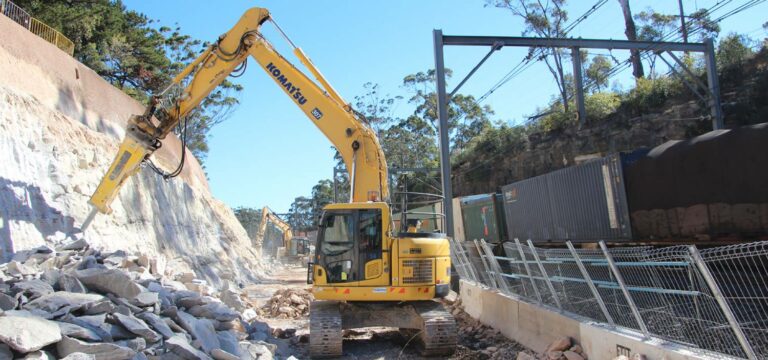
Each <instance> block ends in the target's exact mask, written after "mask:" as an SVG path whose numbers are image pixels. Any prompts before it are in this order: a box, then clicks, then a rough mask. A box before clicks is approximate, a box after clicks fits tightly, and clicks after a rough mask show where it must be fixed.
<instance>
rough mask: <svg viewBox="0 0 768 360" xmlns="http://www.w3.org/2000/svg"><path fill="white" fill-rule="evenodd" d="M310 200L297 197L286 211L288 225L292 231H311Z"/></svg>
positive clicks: (304, 197)
mask: <svg viewBox="0 0 768 360" xmlns="http://www.w3.org/2000/svg"><path fill="white" fill-rule="evenodd" d="M313 222H314V221H313V219H312V199H310V198H308V197H306V196H299V197H297V198H295V199H294V200H293V203H292V204H291V208H290V210H288V223H289V224H291V227H292V228H293V230H294V231H309V230H312V224H313Z"/></svg>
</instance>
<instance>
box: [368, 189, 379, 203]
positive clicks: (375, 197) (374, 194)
mask: <svg viewBox="0 0 768 360" xmlns="http://www.w3.org/2000/svg"><path fill="white" fill-rule="evenodd" d="M379 197H380V194H379V192H378V191H369V192H368V201H379Z"/></svg>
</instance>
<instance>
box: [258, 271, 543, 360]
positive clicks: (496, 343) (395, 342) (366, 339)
mask: <svg viewBox="0 0 768 360" xmlns="http://www.w3.org/2000/svg"><path fill="white" fill-rule="evenodd" d="M271 274H272V275H270V276H269V277H268V278H267V279H266V281H263V282H261V283H259V284H256V285H249V286H246V287H245V291H244V294H245V295H247V297H248V301H250V303H251V305H252V306H253V307H254V308H257V309H263V308H264V307H265V305H267V304H268V303H269V301H270V299H271V298H272V297H273V295H274V294H275V293H276V292H278V291H280V290H283V291H285V290H286V289H295V290H299V289H304V290H307V291H308V290H310V288H311V286H309V285H307V284H306V268H303V267H278V268H275V269H273V270H272V271H271ZM458 305H459V304H452V303H450V302H449V303H446V306H448V308H449V310H450V311H451V312H452V313H453V314H454V316H455V317H456V320H457V322H458V324H459V326H458V328H459V346H458V348H457V350H456V353H455V354H454V355H453V356H451V357H449V359H478V360H482V359H510V358H511V359H514V358H516V357H517V353H518V352H520V351H523V350H526V349H525V348H524V347H523V346H522V345H520V344H517V343H515V342H514V341H512V340H509V339H506V338H505V337H504V336H503V335H501V334H500V333H498V332H497V331H495V330H493V329H491V328H488V327H486V326H483V325H482V324H479V323H478V322H477V321H475V320H474V319H472V318H471V317H469V316H468V315H467V314H466V313H464V312H463V310H461V308H460V306H458ZM251 325H252V328H258V329H259V330H260V331H261V332H263V333H264V334H263V335H261V334H251V336H252V337H253V336H257V337H266V339H265V341H266V342H269V343H272V344H274V345H275V346H276V347H277V349H276V351H275V358H277V359H287V358H290V357H291V356H293V357H295V358H297V359H308V358H309V354H308V351H309V344H308V340H309V336H308V332H309V319H308V317H307V316H306V315H304V316H297V317H296V318H286V317H285V316H273V315H272V314H270V313H269V312H266V313H265V312H261V311H260V312H259V314H258V315H257V317H256V318H254V319H253V320H251ZM408 341H409V339H408V338H406V337H405V336H403V335H401V334H400V332H399V331H398V329H394V328H366V329H359V330H346V331H345V332H344V356H343V357H341V359H430V358H425V357H422V356H419V354H418V352H417V351H416V348H415V340H414V341H412V342H411V343H408ZM406 345H407V346H406ZM527 352H529V353H532V352H531V351H527ZM431 359H434V358H431Z"/></svg>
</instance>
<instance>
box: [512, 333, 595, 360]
mask: <svg viewBox="0 0 768 360" xmlns="http://www.w3.org/2000/svg"><path fill="white" fill-rule="evenodd" d="M517 359H518V360H528V359H531V360H533V359H539V360H587V354H586V353H585V352H584V349H582V347H581V345H579V344H576V343H575V342H574V341H573V339H571V338H569V337H567V336H566V337H561V338H559V339H557V340H555V341H553V342H552V343H551V344H549V346H547V349H546V350H545V351H544V353H542V354H538V355H536V356H533V355H529V354H523V353H521V354H519V355H518V357H517Z"/></svg>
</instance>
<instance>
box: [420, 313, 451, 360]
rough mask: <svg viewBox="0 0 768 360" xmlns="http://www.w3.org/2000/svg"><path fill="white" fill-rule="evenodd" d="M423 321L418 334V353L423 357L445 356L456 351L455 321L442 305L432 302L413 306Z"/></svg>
mask: <svg viewBox="0 0 768 360" xmlns="http://www.w3.org/2000/svg"><path fill="white" fill-rule="evenodd" d="M413 307H414V309H416V312H417V313H418V314H419V316H420V317H421V319H422V321H423V325H422V329H421V332H420V333H419V352H420V353H421V355H423V356H440V355H442V356H447V355H451V354H453V353H454V352H455V351H456V342H457V329H456V319H454V318H453V315H451V313H450V312H448V311H447V310H445V308H444V307H443V305H442V304H440V303H438V302H434V301H424V302H418V303H416V304H414V305H413Z"/></svg>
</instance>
